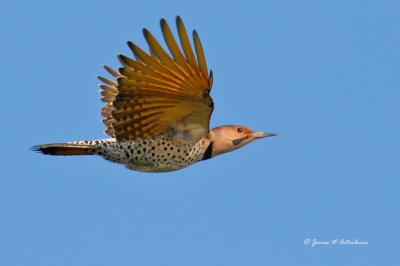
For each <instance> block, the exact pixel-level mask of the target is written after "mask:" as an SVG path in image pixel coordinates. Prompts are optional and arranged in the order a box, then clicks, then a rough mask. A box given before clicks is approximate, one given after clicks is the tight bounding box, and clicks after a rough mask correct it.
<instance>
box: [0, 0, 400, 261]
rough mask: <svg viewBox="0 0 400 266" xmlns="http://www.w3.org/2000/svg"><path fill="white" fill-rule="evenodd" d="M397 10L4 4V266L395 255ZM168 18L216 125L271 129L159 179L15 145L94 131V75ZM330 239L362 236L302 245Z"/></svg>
mask: <svg viewBox="0 0 400 266" xmlns="http://www.w3.org/2000/svg"><path fill="white" fill-rule="evenodd" d="M399 9H400V4H399V2H398V1H352V0H350V1H246V3H245V2H242V3H234V2H232V1H201V2H198V1H197V2H189V1H82V2H81V1H14V2H11V1H8V2H5V3H3V4H2V8H1V11H0V13H1V15H0V33H1V36H2V37H1V39H2V41H1V42H0V48H1V49H0V58H1V62H2V64H1V65H0V73H1V76H2V88H3V89H2V95H3V100H2V105H1V111H2V114H3V115H2V124H3V126H2V132H3V133H2V135H1V136H2V140H3V142H2V152H1V153H0V159H1V162H2V163H1V168H2V174H1V176H2V177H1V178H0V211H1V219H0V265H9V266H16V265H18V266H19V265H41V266H44V265H57V266H62V265H85V266H88V265H173V266H176V265H202V266H203V265H231V266H234V265H321V264H322V265H400V259H399V257H398V256H397V253H398V250H399V247H400V244H399V241H400V227H399V224H400V215H399V206H400V197H399V195H398V188H399V185H400V182H399V178H400V166H399V148H400V145H399V144H400V142H399V135H400V126H399V112H400V108H399V99H400V92H399V88H400V75H399V73H400V63H399V62H400V52H399V47H400V35H399V27H400V16H399V12H398V11H399ZM176 15H180V16H181V17H182V19H183V21H184V23H185V26H186V28H187V30H188V31H191V30H192V29H194V28H195V29H196V30H197V32H198V33H199V35H200V38H201V41H202V44H203V48H204V50H205V54H206V60H207V64H208V67H209V69H212V70H213V72H214V86H213V90H212V95H213V98H214V101H215V110H214V113H213V116H212V118H211V127H214V126H218V125H224V124H242V125H245V126H247V127H249V128H251V129H254V130H259V131H269V132H275V133H278V134H279V136H278V137H274V138H268V139H264V140H260V141H257V142H254V143H252V144H250V145H248V146H246V147H244V148H242V149H240V150H237V151H235V152H232V153H229V154H225V155H221V156H219V157H216V158H213V159H211V160H208V161H205V162H201V163H198V164H196V165H193V166H191V167H188V168H186V169H183V170H181V171H177V172H172V173H165V174H146V173H140V172H134V171H130V170H127V169H125V168H124V167H123V166H122V165H117V164H112V163H109V162H106V161H104V160H103V159H102V158H100V157H94V156H93V157H49V156H42V155H39V154H36V153H34V152H31V151H29V150H28V148H29V147H30V146H32V145H34V144H42V143H53V142H64V141H72V140H81V139H82V140H83V139H98V138H105V137H106V136H105V135H104V133H103V130H104V127H103V125H102V123H101V121H100V120H101V116H100V114H99V112H100V108H101V106H102V103H101V102H100V100H99V93H98V90H99V88H98V87H97V84H98V81H97V80H96V78H95V75H99V74H100V75H106V73H105V71H104V70H103V69H102V67H101V66H102V64H107V65H109V66H111V67H114V68H115V67H118V66H119V63H118V61H117V59H116V57H115V55H116V54H117V53H122V54H125V55H131V54H130V52H129V49H128V47H127V45H126V40H131V41H133V42H135V43H136V44H138V45H139V46H141V47H143V48H145V47H146V46H145V42H144V37H143V36H142V32H141V29H142V27H146V28H147V29H149V30H150V32H152V33H153V34H154V36H155V37H156V38H158V39H160V38H161V31H160V29H159V19H160V18H162V17H164V18H165V19H166V20H167V21H168V23H169V25H170V26H171V28H173V29H174V33H175V26H174V19H175V16H176ZM175 36H176V35H175ZM337 238H338V239H342V238H343V239H349V240H356V239H358V240H359V241H366V242H368V245H363V246H360V245H357V246H355V245H346V246H345V245H326V246H316V247H311V246H310V245H304V240H305V239H311V240H312V239H317V240H318V241H331V240H333V239H337Z"/></svg>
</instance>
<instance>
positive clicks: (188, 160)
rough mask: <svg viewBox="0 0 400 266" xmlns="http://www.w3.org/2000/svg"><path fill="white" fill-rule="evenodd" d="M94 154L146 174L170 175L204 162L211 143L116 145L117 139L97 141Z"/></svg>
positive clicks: (163, 141)
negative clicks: (165, 173) (160, 173)
mask: <svg viewBox="0 0 400 266" xmlns="http://www.w3.org/2000/svg"><path fill="white" fill-rule="evenodd" d="M93 144H94V148H93V153H95V154H98V155H100V156H102V157H103V158H104V159H106V160H108V161H111V162H115V163H121V164H124V165H125V166H126V167H127V168H129V169H132V170H137V171H142V172H169V171H175V170H179V169H182V168H184V167H187V166H189V165H191V164H193V163H196V162H198V161H201V160H203V159H204V158H205V157H204V154H205V152H206V150H207V148H208V146H209V145H210V140H209V139H207V138H203V139H201V140H199V141H197V142H195V143H188V142H184V141H180V140H176V139H173V138H164V137H158V138H151V139H146V140H141V141H128V142H116V141H115V139H107V140H101V141H97V143H96V141H93V142H92V145H93Z"/></svg>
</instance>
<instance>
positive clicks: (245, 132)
mask: <svg viewBox="0 0 400 266" xmlns="http://www.w3.org/2000/svg"><path fill="white" fill-rule="evenodd" d="M211 133H212V139H213V142H214V152H213V155H214V156H215V155H218V154H221V153H225V152H228V151H232V150H236V149H237V148H240V147H242V146H244V145H246V144H248V143H250V142H252V141H253V140H256V139H259V138H264V137H269V136H275V135H276V134H274V133H264V132H255V131H252V130H250V129H248V128H247V127H244V126H239V125H228V126H221V127H216V128H213V129H212V130H211Z"/></svg>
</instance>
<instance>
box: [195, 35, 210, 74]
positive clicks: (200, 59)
mask: <svg viewBox="0 0 400 266" xmlns="http://www.w3.org/2000/svg"><path fill="white" fill-rule="evenodd" d="M193 42H194V48H195V50H196V55H197V62H198V63H199V68H200V72H201V74H203V76H204V77H205V79H206V80H207V79H208V73H207V64H206V59H205V57H204V51H203V47H202V46H201V42H200V38H199V35H198V34H197V31H196V30H194V31H193Z"/></svg>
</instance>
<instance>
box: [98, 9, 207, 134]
mask: <svg viewBox="0 0 400 266" xmlns="http://www.w3.org/2000/svg"><path fill="white" fill-rule="evenodd" d="M160 24H161V30H162V33H163V36H164V39H165V42H166V44H167V46H168V49H169V50H170V52H171V55H172V58H171V57H170V56H169V55H168V53H167V52H166V51H165V50H164V49H163V48H162V47H161V45H160V44H159V43H158V42H157V40H156V39H155V38H154V37H153V35H151V34H150V32H149V31H147V30H146V29H144V30H143V34H144V36H145V39H146V41H147V43H148V45H149V50H150V55H149V54H147V53H145V52H144V51H143V50H142V49H140V48H139V47H138V46H136V45H135V44H133V43H132V42H128V46H129V47H130V48H131V50H132V52H133V55H134V57H135V59H136V60H133V59H130V58H128V57H126V56H123V55H118V59H119V61H120V62H121V64H122V66H123V67H122V68H120V69H119V72H117V71H115V70H112V69H110V68H109V67H105V69H106V70H107V71H108V72H109V73H110V74H111V75H113V76H114V77H115V78H116V81H113V80H109V79H106V78H102V77H99V79H100V80H101V81H102V82H103V83H105V85H100V87H101V88H102V89H103V90H102V91H101V95H102V98H101V100H102V101H104V102H105V103H106V105H105V106H104V107H103V108H102V111H101V114H102V115H103V116H104V119H103V123H104V124H105V125H106V127H107V129H106V131H105V132H106V133H107V134H108V135H110V136H111V137H115V138H116V139H117V141H129V140H140V139H145V138H149V137H154V136H159V135H163V134H165V135H177V136H180V137H182V138H184V139H200V138H201V137H203V136H205V135H207V134H208V133H209V121H210V116H211V113H212V111H213V108H214V104H213V101H212V98H211V97H210V90H211V87H212V72H210V75H208V73H207V66H206V61H205V57H204V52H203V48H202V46H201V43H200V39H199V37H198V35H197V33H196V32H195V31H194V32H193V42H194V47H195V51H196V55H197V61H196V58H195V57H194V53H193V50H192V47H191V45H190V42H189V39H188V37H187V34H186V30H185V28H184V25H183V23H182V20H181V19H180V17H177V18H176V24H177V29H178V35H179V39H180V43H181V46H182V50H183V53H182V51H181V50H180V49H179V47H178V44H177V43H176V41H175V39H174V37H173V35H172V33H171V30H170V28H169V27H168V25H167V23H166V22H165V20H164V19H161V22H160Z"/></svg>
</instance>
